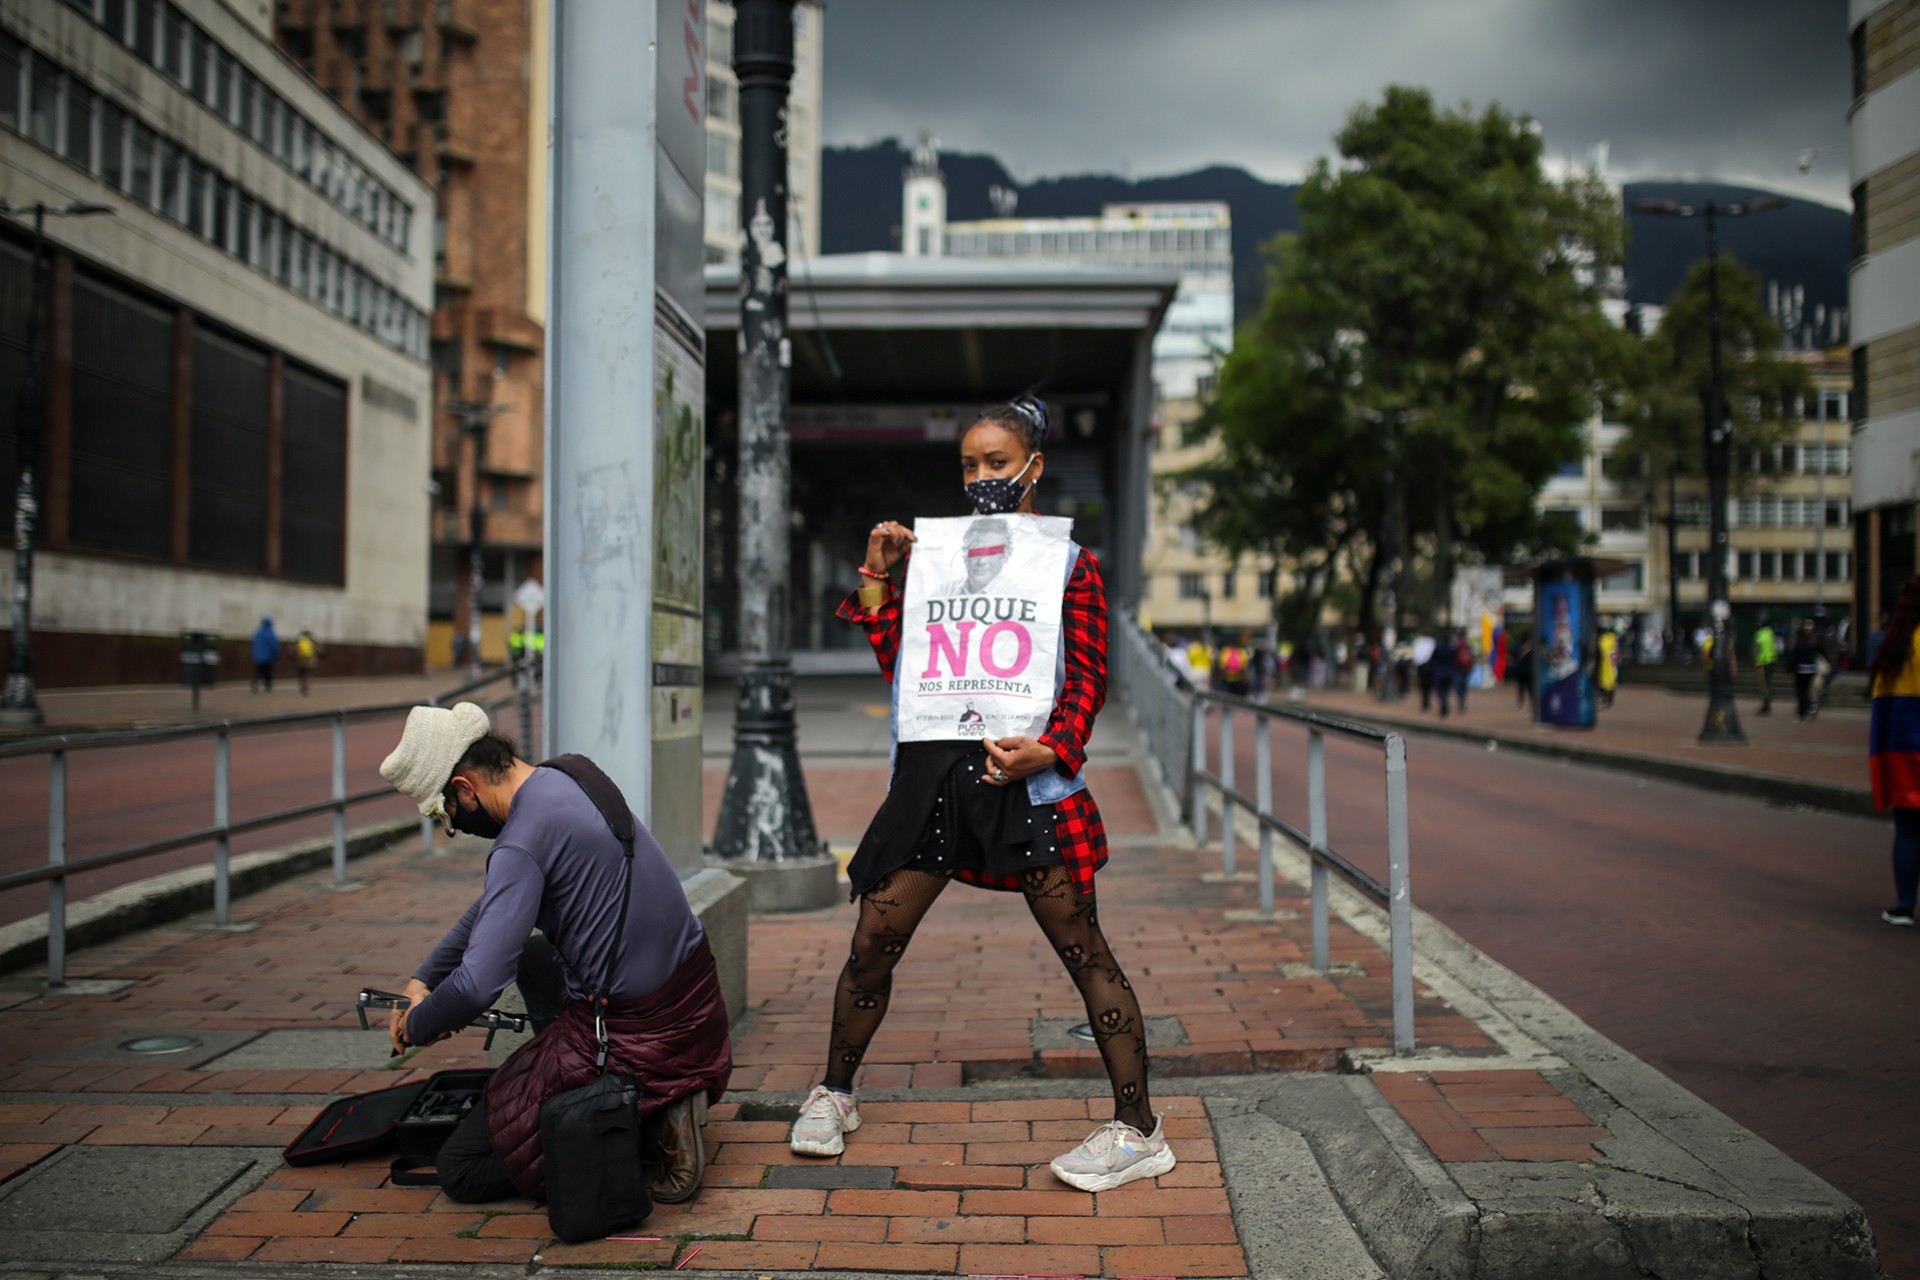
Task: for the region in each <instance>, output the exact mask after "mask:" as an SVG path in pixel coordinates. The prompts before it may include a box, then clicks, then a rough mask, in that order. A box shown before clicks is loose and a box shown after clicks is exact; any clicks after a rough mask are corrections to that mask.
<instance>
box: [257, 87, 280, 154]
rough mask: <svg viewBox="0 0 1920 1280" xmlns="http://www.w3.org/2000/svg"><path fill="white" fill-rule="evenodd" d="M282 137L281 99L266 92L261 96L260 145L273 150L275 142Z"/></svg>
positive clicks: (262, 92)
mask: <svg viewBox="0 0 1920 1280" xmlns="http://www.w3.org/2000/svg"><path fill="white" fill-rule="evenodd" d="M279 136H280V99H278V98H276V97H274V96H273V95H272V94H271V93H268V92H266V91H264V90H262V91H261V94H260V138H259V142H260V145H261V146H263V147H265V148H266V149H267V150H269V151H271V150H273V141H274V139H275V138H278V137H279Z"/></svg>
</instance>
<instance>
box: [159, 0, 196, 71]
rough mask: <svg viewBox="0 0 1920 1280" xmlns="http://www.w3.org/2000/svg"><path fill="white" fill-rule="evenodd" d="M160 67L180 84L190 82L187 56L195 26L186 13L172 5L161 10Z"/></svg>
mask: <svg viewBox="0 0 1920 1280" xmlns="http://www.w3.org/2000/svg"><path fill="white" fill-rule="evenodd" d="M160 37H161V38H160V69H161V70H162V71H164V72H166V73H167V74H168V75H169V76H171V77H173V79H174V81H175V82H177V83H179V84H183V85H184V84H186V83H188V75H187V57H188V51H189V49H190V48H191V47H192V43H193V28H192V26H191V24H189V23H188V22H187V17H186V15H185V14H183V13H181V12H180V11H179V10H178V9H176V8H174V7H173V6H172V5H168V6H167V7H166V8H165V9H164V10H162V12H161V24H160Z"/></svg>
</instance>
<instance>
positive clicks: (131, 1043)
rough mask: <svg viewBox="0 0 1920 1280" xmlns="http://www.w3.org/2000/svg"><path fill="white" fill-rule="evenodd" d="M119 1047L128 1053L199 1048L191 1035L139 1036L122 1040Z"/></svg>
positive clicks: (176, 1051)
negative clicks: (135, 1038) (134, 1038)
mask: <svg viewBox="0 0 1920 1280" xmlns="http://www.w3.org/2000/svg"><path fill="white" fill-rule="evenodd" d="M120 1047H121V1048H122V1049H125V1050H126V1051H127V1052H128V1053H185V1052H186V1051H187V1050H189V1049H197V1048H199V1047H200V1042H199V1041H198V1040H195V1039H194V1038H193V1037H192V1036H141V1037H140V1038H139V1039H138V1040H122V1041H121V1042H120Z"/></svg>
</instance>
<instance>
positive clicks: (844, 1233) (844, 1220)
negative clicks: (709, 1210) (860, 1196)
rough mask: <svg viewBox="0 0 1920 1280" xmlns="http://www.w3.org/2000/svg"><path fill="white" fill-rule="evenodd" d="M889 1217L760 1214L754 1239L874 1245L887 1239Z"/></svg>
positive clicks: (755, 1221)
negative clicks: (849, 1242) (851, 1242)
mask: <svg viewBox="0 0 1920 1280" xmlns="http://www.w3.org/2000/svg"><path fill="white" fill-rule="evenodd" d="M893 1221H895V1220H894V1219H892V1218H880V1217H872V1218H856V1217H852V1216H850V1215H848V1214H833V1215H831V1216H823V1215H808V1214H784V1213H769V1214H763V1215H761V1216H760V1217H758V1218H755V1219H754V1220H753V1238H754V1239H755V1240H798V1241H814V1242H817V1243H822V1244H824V1243H826V1242H827V1241H830V1240H831V1241H840V1242H847V1241H853V1242H865V1243H867V1244H877V1243H879V1242H880V1241H882V1240H885V1239H886V1238H887V1226H888V1224H889V1223H891V1222H893Z"/></svg>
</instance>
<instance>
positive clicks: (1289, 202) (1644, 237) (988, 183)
mask: <svg viewBox="0 0 1920 1280" xmlns="http://www.w3.org/2000/svg"><path fill="white" fill-rule="evenodd" d="M910 158H911V157H910V156H909V154H908V151H907V149H906V148H905V147H903V146H902V145H901V144H900V142H899V141H898V140H897V139H891V138H890V139H887V140H886V141H884V142H876V143H874V144H872V145H870V146H865V147H828V148H826V150H825V151H824V152H823V153H822V155H821V171H822V172H821V185H822V187H823V191H822V193H821V205H820V211H821V220H820V223H821V229H820V247H821V251H822V252H823V253H861V252H867V251H872V250H881V251H890V250H897V249H898V248H899V246H900V196H901V181H902V175H903V174H904V173H905V171H906V169H907V165H908V163H909V160H910ZM940 168H941V171H942V172H943V173H945V174H946V178H947V217H948V218H949V219H951V220H953V221H955V222H971V221H975V220H977V219H982V218H991V217H994V216H995V214H994V210H993V204H992V202H991V200H990V199H989V196H988V192H989V191H990V190H991V189H992V188H993V187H996V186H998V187H1005V188H1008V189H1010V190H1013V191H1016V192H1018V193H1019V196H1020V202H1019V206H1018V208H1017V209H1016V210H1015V212H1014V216H1016V217H1027V218H1057V217H1074V216H1081V217H1084V216H1089V215H1092V214H1097V213H1099V212H1100V209H1101V206H1103V205H1107V204H1125V203H1131V202H1136V201H1149V202H1173V201H1178V202H1187V201H1198V200H1218V201H1224V202H1225V203H1226V204H1228V205H1229V206H1230V207H1231V208H1232V210H1233V292H1234V311H1235V314H1236V315H1237V316H1239V317H1240V318H1241V319H1243V320H1244V319H1245V318H1247V317H1249V316H1252V315H1255V314H1256V313H1257V312H1258V311H1259V308H1260V298H1261V295H1262V294H1263V293H1264V292H1265V288H1266V283H1265V270H1266V266H1265V263H1264V261H1263V259H1262V257H1261V254H1260V247H1261V246H1262V245H1264V244H1265V243H1266V242H1267V241H1269V240H1271V239H1272V238H1273V237H1274V236H1275V235H1277V234H1279V233H1280V232H1282V231H1297V230H1298V229H1299V226H1300V219H1299V214H1298V212H1297V211H1296V210H1295V208H1294V193H1295V191H1297V190H1298V189H1299V188H1298V184H1297V183H1283V182H1268V181H1266V180H1264V179H1262V178H1256V177H1254V176H1253V175H1252V174H1250V173H1248V172H1247V171H1246V170H1244V169H1236V168H1232V167H1230V166H1227V165H1214V166H1211V167H1209V168H1205V169H1197V170H1195V171H1194V172H1192V173H1182V174H1174V175H1171V176H1168V177H1160V178H1138V179H1134V178H1122V177H1115V176H1111V175H1101V174H1089V175H1084V176H1079V177H1070V178H1042V179H1039V180H1037V181H1034V182H1029V183H1020V182H1016V181H1014V179H1013V176H1012V175H1011V174H1009V173H1008V172H1007V170H1006V167H1005V166H1004V165H1002V164H1001V163H1000V162H999V161H998V160H997V159H995V158H994V157H992V156H989V155H981V154H975V153H968V152H949V153H944V154H942V155H941V157H940ZM1775 194H1778V193H1776V192H1770V191H1763V190H1761V189H1759V188H1754V187H1733V186H1723V185H1718V184H1713V183H1695V182H1630V183H1628V184H1626V187H1625V190H1624V196H1625V199H1626V200H1627V201H1628V203H1629V204H1631V202H1633V201H1635V200H1674V201H1678V202H1679V203H1681V204H1693V205H1699V204H1702V203H1704V202H1705V201H1707V200H1714V201H1716V202H1722V203H1724V202H1728V201H1735V200H1743V199H1747V198H1749V197H1751V196H1756V195H1775ZM1783 198H1784V199H1786V200H1787V202H1788V203H1787V207H1786V208H1784V209H1775V210H1772V211H1770V212H1767V213H1762V214H1756V215H1754V216H1752V217H1749V218H1730V219H1727V220H1725V221H1722V222H1721V223H1720V247H1721V251H1722V252H1724V253H1730V254H1733V255H1734V256H1735V257H1738V258H1739V259H1740V261H1742V262H1744V263H1745V264H1746V265H1747V266H1748V267H1750V268H1752V269H1753V270H1754V271H1756V272H1758V273H1759V275H1760V277H1761V279H1763V280H1766V281H1771V282H1776V283H1778V284H1779V285H1780V287H1781V289H1782V291H1783V292H1786V291H1790V290H1792V289H1793V288H1795V287H1799V288H1801V289H1804V290H1805V295H1804V315H1805V319H1806V322H1807V323H1808V324H1811V323H1812V322H1813V320H1814V317H1815V315H1816V309H1817V308H1825V309H1826V310H1827V311H1829V312H1831V311H1832V310H1833V309H1834V308H1844V307H1845V306H1846V305H1847V264H1848V261H1849V255H1850V252H1851V248H1850V242H1851V236H1852V231H1851V227H1850V221H1851V220H1850V217H1849V215H1848V214H1847V212H1846V211H1845V210H1842V209H1835V208H1833V207H1831V206H1829V205H1824V204H1816V203H1814V202H1812V201H1809V200H1800V199H1796V198H1794V197H1791V196H1788V197H1783ZM1629 217H1630V226H1629V232H1630V235H1631V238H1630V240H1629V243H1628V248H1627V297H1628V299H1629V300H1630V301H1632V302H1637V303H1649V304H1661V303H1665V302H1666V300H1667V299H1668V298H1669V297H1670V296H1671V295H1672V294H1673V291H1674V290H1675V289H1676V288H1678V287H1679V284H1680V282H1681V280H1682V279H1684V278H1685V276H1686V272H1687V268H1688V267H1689V266H1690V265H1691V264H1692V263H1693V262H1694V261H1695V260H1697V259H1698V258H1699V257H1700V256H1701V255H1702V254H1704V253H1705V252H1706V229H1705V227H1703V226H1702V225H1701V223H1700V221H1699V220H1698V219H1691V220H1682V219H1678V218H1662V217H1657V216H1652V215H1647V214H1631V215H1629ZM1826 336H1827V335H1826V333H1825V331H1823V332H1822V334H1821V335H1819V337H1818V338H1817V339H1816V340H1818V341H1824V340H1825V338H1826Z"/></svg>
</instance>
